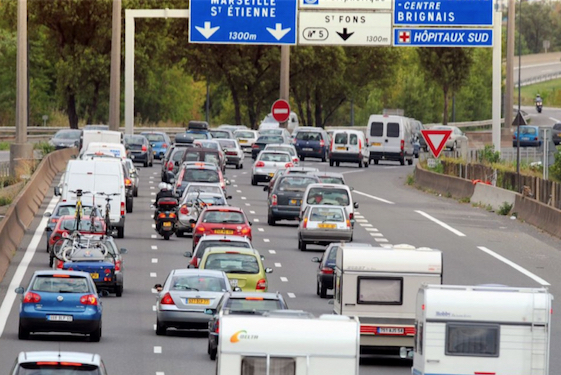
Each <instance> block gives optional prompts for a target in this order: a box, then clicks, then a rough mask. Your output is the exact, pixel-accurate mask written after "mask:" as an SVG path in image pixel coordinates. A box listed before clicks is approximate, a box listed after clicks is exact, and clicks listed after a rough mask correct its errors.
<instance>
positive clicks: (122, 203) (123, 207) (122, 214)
mask: <svg viewBox="0 0 561 375" xmlns="http://www.w3.org/2000/svg"><path fill="white" fill-rule="evenodd" d="M121 216H125V202H121Z"/></svg>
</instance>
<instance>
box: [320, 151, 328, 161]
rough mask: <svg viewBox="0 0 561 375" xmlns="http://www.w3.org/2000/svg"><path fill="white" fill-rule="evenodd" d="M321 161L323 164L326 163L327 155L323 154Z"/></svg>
mask: <svg viewBox="0 0 561 375" xmlns="http://www.w3.org/2000/svg"><path fill="white" fill-rule="evenodd" d="M321 161H322V162H323V163H325V162H326V161H327V154H326V153H325V152H324V153H323V155H322V156H321Z"/></svg>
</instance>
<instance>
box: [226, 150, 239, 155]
mask: <svg viewBox="0 0 561 375" xmlns="http://www.w3.org/2000/svg"><path fill="white" fill-rule="evenodd" d="M237 154H238V153H237V152H236V151H226V155H237Z"/></svg>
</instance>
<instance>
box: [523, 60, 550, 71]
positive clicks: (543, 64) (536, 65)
mask: <svg viewBox="0 0 561 375" xmlns="http://www.w3.org/2000/svg"><path fill="white" fill-rule="evenodd" d="M557 64H559V62H558V61H555V62H546V63H540V64H534V65H522V66H521V68H522V69H526V68H537V67H539V66H548V65H557ZM514 69H515V70H518V69H520V68H519V67H518V66H515V67H514Z"/></svg>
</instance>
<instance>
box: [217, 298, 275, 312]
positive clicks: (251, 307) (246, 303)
mask: <svg viewBox="0 0 561 375" xmlns="http://www.w3.org/2000/svg"><path fill="white" fill-rule="evenodd" d="M282 308H283V306H282V304H281V303H280V301H279V300H277V299H265V298H260V297H248V298H229V299H228V301H227V302H226V304H225V305H224V307H223V309H226V310H229V312H230V314H235V313H244V312H261V313H262V312H265V311H271V310H282Z"/></svg>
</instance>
